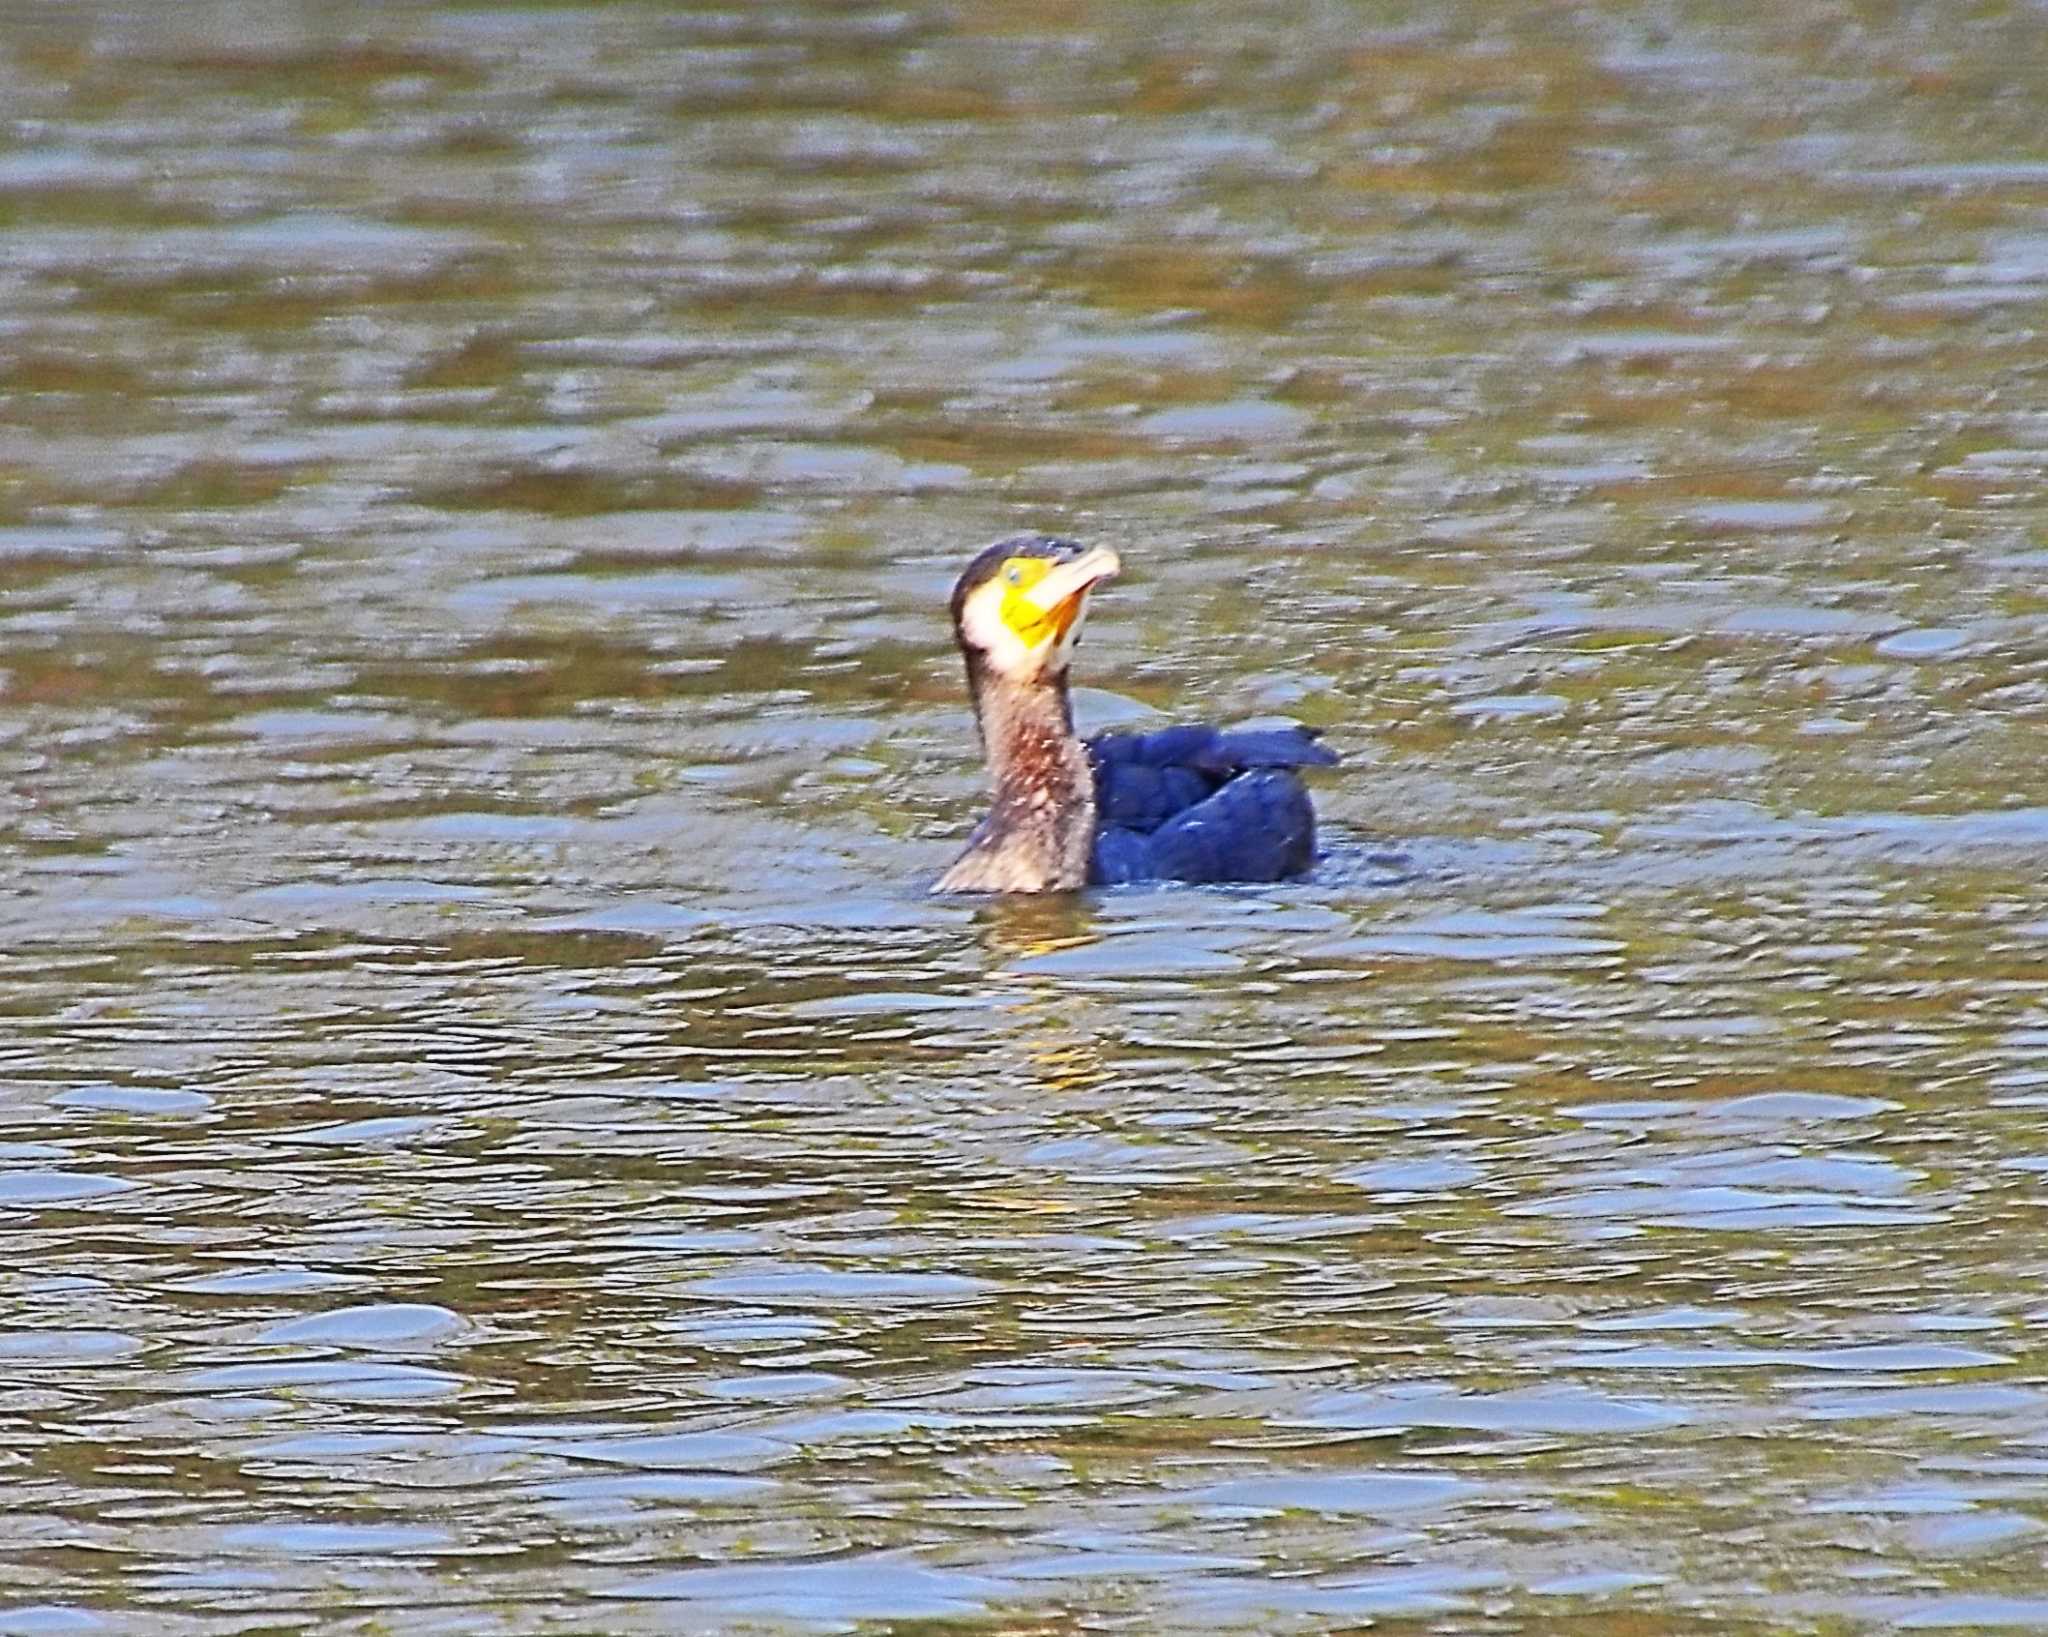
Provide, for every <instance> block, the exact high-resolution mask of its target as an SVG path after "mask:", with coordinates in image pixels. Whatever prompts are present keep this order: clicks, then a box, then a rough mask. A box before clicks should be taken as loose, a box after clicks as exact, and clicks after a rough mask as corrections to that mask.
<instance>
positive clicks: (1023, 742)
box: [967, 666, 1095, 805]
mask: <svg viewBox="0 0 2048 1637" xmlns="http://www.w3.org/2000/svg"><path fill="white" fill-rule="evenodd" d="M967 680H968V685H969V686H970V687H971V688H972V689H973V690H974V717H975V722H976V724H977V725H978V726H979V727H980V729H981V744H982V750H983V751H984V753H985V754H986V755H987V757H988V772H989V782H990V783H991V784H992V785H993V786H994V787H995V792H996V795H997V797H998V798H1000V797H1002V796H1004V795H1007V794H1011V793H1016V794H1019V795H1022V794H1036V793H1038V792H1040V791H1043V792H1045V793H1046V794H1047V795H1048V796H1050V797H1051V798H1052V799H1053V800H1054V801H1057V802H1061V803H1062V804H1064V803H1067V802H1073V801H1082V800H1086V801H1089V802H1090V803H1091V805H1092V801H1093V797H1094V794H1095V792H1094V787H1093V783H1092V781H1091V780H1089V778H1088V776H1087V774H1088V758H1087V752H1086V751H1084V750H1083V749H1082V747H1081V743H1080V741H1079V740H1078V739H1076V738H1075V737H1074V712H1073V707H1072V706H1071V705H1070V704H1069V703H1068V700H1067V678H1066V674H1065V673H1064V672H1060V673H1058V674H1056V675H1053V676H1044V677H1037V678H1034V679H1032V680H1031V681H1028V682H1017V681H1012V680H1010V679H1008V678H1004V677H998V676H994V675H992V674H990V673H989V672H987V671H983V670H981V668H980V667H979V666H970V667H969V668H968V679H967Z"/></svg>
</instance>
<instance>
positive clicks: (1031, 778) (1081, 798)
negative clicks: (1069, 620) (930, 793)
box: [939, 651, 1095, 892]
mask: <svg viewBox="0 0 2048 1637" xmlns="http://www.w3.org/2000/svg"><path fill="white" fill-rule="evenodd" d="M967 677H968V685H969V687H970V688H972V690H973V693H974V715H975V720H976V721H977V722H978V723H979V724H980V726H981V742H982V747H983V749H984V750H985V751H986V752H987V754H988V771H989V781H990V783H991V784H992V785H993V786H994V787H995V800H994V801H993V802H992V803H991V804H990V807H989V813H988V817H987V818H985V819H983V820H982V822H981V826H980V828H979V829H977V830H976V831H975V833H974V835H973V837H972V839H971V840H970V841H969V842H968V845H967V851H966V852H965V853H963V854H962V855H961V856H960V858H959V859H958V860H957V861H956V862H955V863H954V865H953V867H952V869H950V870H948V871H947V872H946V874H945V875H944V876H943V877H942V878H941V880H940V882H939V885H940V886H941V887H942V888H943V889H944V890H946V891H949V892H1044V891H1047V890H1063V889H1067V888H1072V887H1080V886H1085V885H1086V884H1087V881H1088V866H1089V858H1090V856H1091V854H1092V853H1093V851H1094V846H1095V773H1094V770H1093V769H1092V768H1091V767H1090V766H1089V763H1088V747H1087V746H1086V745H1084V744H1082V743H1081V741H1080V740H1079V739H1077V738H1075V737H1074V718H1073V713H1072V711H1071V709H1070V708H1069V706H1068V704H1067V679H1066V677H1065V676H1063V675H1062V676H1046V677H1037V678H1033V679H1032V680H1030V681H1023V682H1020V681H1014V680H1007V679H1004V678H1001V677H998V676H995V675H993V674H992V673H991V672H989V671H988V670H987V669H985V668H984V667H983V666H982V665H981V664H980V663H978V656H976V655H974V654H973V653H972V652H971V651H970V653H969V656H968V661H967Z"/></svg>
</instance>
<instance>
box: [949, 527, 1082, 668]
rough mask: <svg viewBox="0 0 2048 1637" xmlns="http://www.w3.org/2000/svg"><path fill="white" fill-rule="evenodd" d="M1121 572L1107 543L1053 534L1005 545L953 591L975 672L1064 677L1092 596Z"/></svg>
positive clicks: (956, 619) (956, 624) (960, 634)
mask: <svg viewBox="0 0 2048 1637" xmlns="http://www.w3.org/2000/svg"><path fill="white" fill-rule="evenodd" d="M1121 567H1122V564H1121V563H1120V562H1119V561H1118V558H1117V554H1116V553H1115V552H1113V551H1111V550H1110V549H1109V548H1108V547H1106V546H1093V547H1088V546H1082V545H1080V544H1078V543H1077V542H1075V541H1072V540H1060V539H1055V538H1054V537H1053V536H1051V535H1046V534H1020V535H1017V536H1016V537H1015V538H1013V539H1009V540H998V541H997V542H996V543H995V544H994V545H992V546H990V547H989V548H988V549H987V550H986V551H984V552H982V553H981V555H980V556H978V557H976V558H975V559H974V561H973V562H971V563H969V564H968V565H967V570H966V572H965V573H963V574H962V575H961V576H960V579H959V583H958V584H956V585H955V586H954V587H953V634H954V636H956V637H957V638H958V639H959V642H960V649H961V652H962V653H964V654H965V655H966V656H967V665H968V669H969V671H970V672H984V673H988V674H992V675H995V676H999V677H1002V678H1004V679H1006V680H1009V681H1013V682H1035V681H1051V680H1053V679H1055V678H1058V677H1061V676H1064V675H1065V674H1066V670H1067V662H1068V660H1070V659H1071V658H1072V657H1073V652H1074V644H1075V643H1076V642H1077V641H1079V640H1080V635H1081V622H1082V619H1083V618H1084V617H1085V615H1086V614H1087V612H1088V593H1089V592H1090V591H1091V590H1093V589H1094V587H1095V586H1096V585H1097V584H1098V583H1099V582H1101V581H1103V580H1107V579H1110V578H1112V577H1114V575H1115V574H1116V572H1117V570H1118V569H1119V568H1121Z"/></svg>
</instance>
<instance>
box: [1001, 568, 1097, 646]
mask: <svg viewBox="0 0 2048 1637" xmlns="http://www.w3.org/2000/svg"><path fill="white" fill-rule="evenodd" d="M1052 566H1053V565H1052V564H1051V563H1049V562H1047V561H1046V560H1045V559H1044V558H1043V557H1012V558H1010V559H1008V560H1007V561H1006V562H1005V563H1004V564H1003V570H1002V579H1003V623H1004V624H1005V625H1007V626H1008V627H1009V628H1010V629H1011V630H1012V631H1014V632H1016V633H1017V638H1018V640H1019V641H1020V642H1022V643H1024V644H1025V645H1026V646H1027V647H1031V648H1036V647H1038V646H1039V644H1041V643H1044V642H1058V641H1059V640H1060V639H1061V638H1062V637H1064V636H1065V635H1066V634H1067V632H1068V631H1070V630H1071V629H1072V628H1073V624H1074V621H1075V620H1076V619H1078V618H1079V617H1080V613H1081V599H1082V598H1083V597H1084V596H1085V595H1086V594H1087V593H1086V591H1085V589H1084V590H1081V591H1076V592H1075V593H1074V594H1073V595H1072V596H1071V597H1068V598H1066V599H1065V600H1064V601H1061V602H1057V603H1055V604H1053V606H1052V607H1050V608H1041V607H1039V605H1038V602H1037V600H1036V599H1035V598H1034V597H1033V596H1032V595H1031V592H1032V589H1033V588H1034V587H1035V586H1037V584H1038V583H1039V582H1040V581H1041V580H1043V579H1044V578H1045V577H1046V575H1047V574H1048V573H1050V572H1051V570H1052Z"/></svg>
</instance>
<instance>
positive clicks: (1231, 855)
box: [932, 534, 1337, 892]
mask: <svg viewBox="0 0 2048 1637" xmlns="http://www.w3.org/2000/svg"><path fill="white" fill-rule="evenodd" d="M1122 566H1123V565H1122V563H1121V562H1120V561H1119V559H1118V557H1117V554H1116V553H1115V552H1113V551H1111V550H1109V549H1108V548H1107V547H1103V546H1096V547H1093V548H1084V547H1083V546H1081V545H1080V544H1078V543H1077V542H1075V541H1072V540H1062V539H1057V538H1054V537H1053V536H1051V535H1043V534H1025V535H1018V536H1016V537H1015V538H1013V539H1009V540H999V541H997V542H996V543H995V544H994V545H992V546H990V547H989V548H988V549H987V550H985V551H983V552H982V553H981V554H980V555H979V556H977V557H976V558H975V559H974V561H973V562H971V563H969V564H968V565H967V570H966V572H965V573H963V574H962V575H961V576H960V579H959V583H958V584H956V585H955V586H954V587H953V635H954V637H955V639H956V640H957V641H958V642H959V644H960V652H961V655H962V656H963V657H964V658H965V659H966V661H967V688H968V692H969V693H970V694H972V695H973V698H974V718H975V723H976V725H977V726H978V727H979V728H980V730H981V743H982V749H983V751H984V753H985V754H986V756H987V758H988V768H989V778H990V782H991V783H992V785H993V786H994V800H993V802H992V803H991V805H990V807H989V812H988V816H987V817H986V818H984V819H983V820H982V821H981V824H980V825H979V826H978V827H977V828H976V830H975V832H974V834H973V835H972V836H971V837H970V838H969V840H968V843H967V850H966V851H965V852H963V853H962V854H961V855H960V857H959V858H958V859H957V860H955V862H954V863H953V866H952V868H950V869H949V870H947V871H946V873H945V874H944V875H942V876H940V877H939V880H938V882H937V884H936V886H934V888H933V889H932V890H933V891H935V892H1065V891H1070V890H1072V889H1074V888H1077V887H1082V886H1102V885H1108V884H1112V883H1116V882H1123V881H1144V880H1170V881H1277V880H1279V879H1281V878H1282V877H1283V876H1290V875H1299V874H1301V873H1302V872H1303V871H1304V870H1306V869H1308V867H1309V866H1310V865H1311V864H1312V863H1313V862H1314V861H1315V848H1316V819H1315V810H1314V809H1313V808H1312V807H1311V806H1310V805H1309V799H1308V791H1307V789H1306V788H1305V787H1304V786H1303V784H1302V782H1301V776H1300V774H1299V773H1298V772H1296V769H1297V768H1302V767H1312V766H1320V765H1325V764H1328V763H1331V762H1334V761H1336V759H1337V758H1336V756H1335V754H1334V753H1332V752H1331V751H1330V750H1328V749H1326V748H1325V747H1324V746H1322V745H1319V744H1317V743H1316V736H1315V732H1314V730H1313V729H1310V728H1299V727H1289V728H1265V729H1245V730H1240V731H1238V732H1234V733H1232V732H1225V731H1224V730H1222V729H1219V728H1213V727H1208V726H1204V725H1190V726H1185V727H1172V728H1162V729H1160V730H1159V731H1157V732H1154V733H1104V734H1098V735H1097V736H1096V737H1094V738H1092V739H1087V740H1083V739H1081V738H1080V737H1079V736H1078V735H1076V733H1075V732H1074V715H1073V710H1072V707H1071V705H1070V704H1069V702H1068V698H1067V666H1068V663H1069V662H1070V661H1071V660H1072V658H1073V654H1074V645H1075V643H1076V642H1078V641H1079V640H1080V635H1081V625H1082V621H1083V620H1084V618H1085V617H1086V615H1087V612H1088V594H1089V593H1090V592H1091V591H1092V590H1094V588H1095V587H1096V586H1097V585H1099V584H1101V583H1102V582H1103V581H1104V580H1107V579H1110V578H1113V577H1114V576H1115V575H1116V573H1117V572H1118V571H1119V570H1120V569H1121V568H1122Z"/></svg>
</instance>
